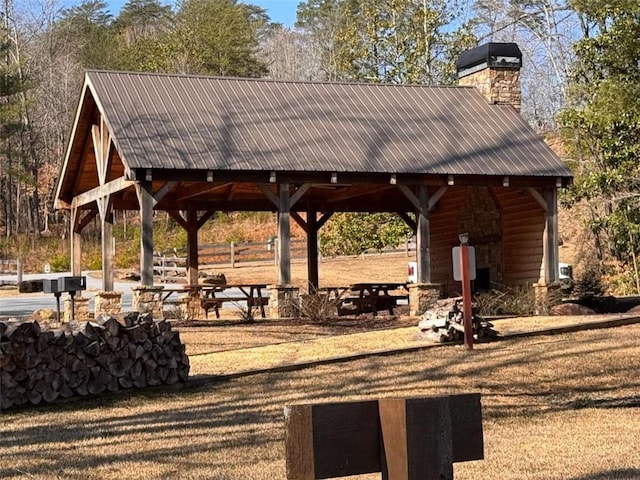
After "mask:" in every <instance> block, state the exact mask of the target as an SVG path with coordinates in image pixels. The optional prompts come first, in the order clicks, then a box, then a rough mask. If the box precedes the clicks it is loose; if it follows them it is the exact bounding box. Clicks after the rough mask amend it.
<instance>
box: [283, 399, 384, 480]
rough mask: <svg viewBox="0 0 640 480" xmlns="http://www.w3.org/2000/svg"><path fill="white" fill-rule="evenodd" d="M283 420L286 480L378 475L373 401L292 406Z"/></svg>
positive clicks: (377, 429) (377, 430)
mask: <svg viewBox="0 0 640 480" xmlns="http://www.w3.org/2000/svg"><path fill="white" fill-rule="evenodd" d="M284 418H285V450H286V460H287V462H286V463H287V478H288V479H292V480H293V479H295V480H315V479H320V478H332V477H345V476H349V475H359V474H363V473H373V472H380V471H381V463H380V460H381V450H380V447H381V442H380V419H379V414H378V402H377V401H375V400H373V401H364V402H349V403H329V404H316V405H294V406H291V407H286V408H285V413H284Z"/></svg>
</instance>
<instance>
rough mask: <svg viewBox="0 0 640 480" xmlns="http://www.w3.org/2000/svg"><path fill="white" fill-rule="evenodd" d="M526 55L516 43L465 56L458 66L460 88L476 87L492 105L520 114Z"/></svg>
mask: <svg viewBox="0 0 640 480" xmlns="http://www.w3.org/2000/svg"><path fill="white" fill-rule="evenodd" d="M520 68H522V53H521V52H520V49H519V48H518V45H516V44H515V43H493V42H491V43H485V44H484V45H480V46H479V47H476V48H473V49H471V50H467V51H465V52H462V54H461V55H460V58H459V59H458V61H457V62H456V69H457V72H458V79H459V84H460V85H462V86H468V85H472V86H474V87H476V88H478V89H479V90H480V92H481V93H482V95H484V96H485V97H486V98H487V100H489V102H490V103H493V104H508V105H513V107H514V108H515V109H516V110H518V111H520V98H521V94H520Z"/></svg>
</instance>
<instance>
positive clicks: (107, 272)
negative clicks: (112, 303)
mask: <svg viewBox="0 0 640 480" xmlns="http://www.w3.org/2000/svg"><path fill="white" fill-rule="evenodd" d="M97 204H98V211H99V213H100V226H101V231H102V291H103V292H111V291H113V257H114V253H115V252H114V248H113V211H112V209H111V205H110V198H109V197H108V196H107V197H101V198H99V199H98V200H97Z"/></svg>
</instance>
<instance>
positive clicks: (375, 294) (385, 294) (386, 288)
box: [329, 282, 409, 316]
mask: <svg viewBox="0 0 640 480" xmlns="http://www.w3.org/2000/svg"><path fill="white" fill-rule="evenodd" d="M329 288H335V292H337V294H338V295H337V297H336V300H337V302H338V315H356V316H357V315H360V314H361V313H369V312H371V313H373V315H374V316H375V315H377V313H378V311H380V310H388V311H389V314H390V315H393V309H394V308H395V307H396V306H397V305H398V301H399V300H406V299H408V298H409V295H408V293H407V284H406V283H383V282H374V283H354V284H352V285H350V286H349V287H348V288H345V289H343V290H340V289H339V287H329Z"/></svg>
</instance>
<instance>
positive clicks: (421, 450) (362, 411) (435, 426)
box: [285, 394, 484, 480]
mask: <svg viewBox="0 0 640 480" xmlns="http://www.w3.org/2000/svg"><path fill="white" fill-rule="evenodd" d="M285 450H286V462H287V478H288V479H290V480H316V479H323V478H336V477H345V476H349V475H360V474H366V473H373V472H381V473H382V478H383V479H386V480H432V479H434V480H442V479H453V463H454V462H464V461H469V460H480V459H482V458H483V457H484V442H483V432H482V410H481V405H480V394H464V395H450V396H442V397H424V398H388V399H381V400H372V401H363V402H346V403H327V404H316V405H294V406H290V407H286V408H285Z"/></svg>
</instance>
